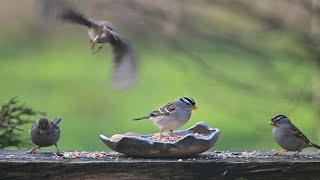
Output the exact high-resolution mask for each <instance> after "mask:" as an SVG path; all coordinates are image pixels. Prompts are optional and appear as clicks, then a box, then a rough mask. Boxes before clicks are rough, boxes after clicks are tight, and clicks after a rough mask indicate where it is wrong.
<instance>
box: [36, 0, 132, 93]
mask: <svg viewBox="0 0 320 180" xmlns="http://www.w3.org/2000/svg"><path fill="white" fill-rule="evenodd" d="M39 5H40V10H41V16H42V17H45V18H46V19H48V21H49V20H50V19H52V18H53V19H55V20H59V21H62V22H69V23H73V24H79V25H83V26H86V27H87V28H88V35H89V39H90V43H91V50H92V52H93V53H96V52H98V51H99V50H100V49H101V48H102V47H103V45H104V44H105V43H110V44H111V46H112V49H113V54H114V57H113V63H114V69H113V73H112V82H113V84H114V86H115V87H116V88H118V89H125V88H127V87H129V86H131V85H132V84H133V83H134V82H135V80H136V76H137V62H136V59H135V56H134V53H133V50H132V48H131V46H130V44H129V42H128V41H127V40H126V39H125V38H124V37H123V36H121V35H120V34H119V33H118V32H117V31H116V30H115V28H114V27H113V25H112V24H111V23H110V22H108V21H99V20H94V19H91V18H88V17H86V16H85V15H84V14H82V13H81V12H80V11H79V10H77V9H76V8H75V7H74V5H73V4H72V3H71V2H70V1H67V0H39ZM96 44H101V46H99V47H98V49H97V50H96V51H95V45H96Z"/></svg>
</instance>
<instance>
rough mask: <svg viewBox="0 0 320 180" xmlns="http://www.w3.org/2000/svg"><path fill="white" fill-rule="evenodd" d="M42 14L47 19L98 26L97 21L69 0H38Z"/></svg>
mask: <svg viewBox="0 0 320 180" xmlns="http://www.w3.org/2000/svg"><path fill="white" fill-rule="evenodd" d="M38 5H39V9H40V16H41V17H42V18H43V19H44V20H46V21H50V20H58V21H62V22H70V23H75V24H80V25H84V26H87V27H93V26H96V24H95V22H94V21H93V20H91V19H89V18H87V17H86V16H85V15H84V14H82V13H81V12H80V11H79V10H77V8H76V7H75V6H74V5H73V4H72V3H71V2H70V1H67V0H38Z"/></svg>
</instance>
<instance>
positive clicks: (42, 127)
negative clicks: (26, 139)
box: [28, 118, 62, 153]
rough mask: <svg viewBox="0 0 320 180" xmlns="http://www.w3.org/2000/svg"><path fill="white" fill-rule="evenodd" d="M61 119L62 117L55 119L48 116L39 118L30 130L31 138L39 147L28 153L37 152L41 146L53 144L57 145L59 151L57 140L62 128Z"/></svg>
mask: <svg viewBox="0 0 320 180" xmlns="http://www.w3.org/2000/svg"><path fill="white" fill-rule="evenodd" d="M61 120H62V119H61V118H55V119H54V120H53V121H49V120H48V119H46V118H40V119H39V120H37V121H36V122H35V123H34V124H33V125H32V127H31V129H30V131H29V135H30V139H31V141H32V142H33V143H34V144H35V145H37V147H35V148H33V149H31V150H30V151H29V152H28V153H35V152H36V150H37V149H40V148H41V147H48V146H52V145H55V146H56V148H57V150H58V152H59V148H58V146H57V142H58V140H59V138H60V128H59V126H58V124H59V123H60V121H61Z"/></svg>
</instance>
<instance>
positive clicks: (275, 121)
mask: <svg viewBox="0 0 320 180" xmlns="http://www.w3.org/2000/svg"><path fill="white" fill-rule="evenodd" d="M286 123H291V121H290V120H289V118H288V117H287V116H285V115H277V116H275V117H273V118H272V119H271V121H270V122H269V124H270V125H271V126H279V125H281V124H286Z"/></svg>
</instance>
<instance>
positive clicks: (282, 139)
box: [269, 115, 320, 154]
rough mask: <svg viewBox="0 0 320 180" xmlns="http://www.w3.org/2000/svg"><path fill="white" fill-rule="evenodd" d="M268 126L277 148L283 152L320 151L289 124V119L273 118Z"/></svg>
mask: <svg viewBox="0 0 320 180" xmlns="http://www.w3.org/2000/svg"><path fill="white" fill-rule="evenodd" d="M269 124H270V125H271V126H273V129H272V135H273V138H274V140H275V141H276V142H277V143H278V145H279V146H281V147H282V148H283V149H285V150H284V151H283V152H286V151H296V153H299V152H301V150H302V149H304V148H307V147H315V148H318V149H320V146H319V145H316V144H314V143H312V142H310V140H309V139H308V138H307V137H306V136H305V135H304V134H303V133H302V132H301V131H300V130H299V129H298V128H297V127H296V126H294V125H293V124H292V123H291V121H290V120H289V118H287V117H286V116H284V115H277V116H275V117H273V118H272V119H271V121H270V123H269ZM283 152H282V153H283ZM296 153H295V154H296ZM277 154H281V153H277Z"/></svg>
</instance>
